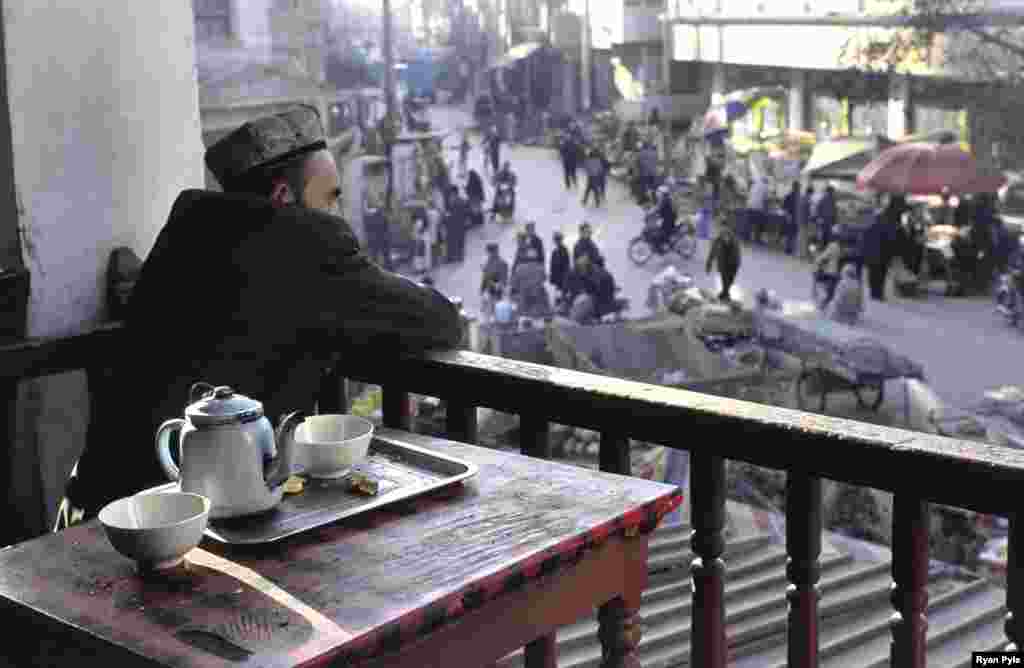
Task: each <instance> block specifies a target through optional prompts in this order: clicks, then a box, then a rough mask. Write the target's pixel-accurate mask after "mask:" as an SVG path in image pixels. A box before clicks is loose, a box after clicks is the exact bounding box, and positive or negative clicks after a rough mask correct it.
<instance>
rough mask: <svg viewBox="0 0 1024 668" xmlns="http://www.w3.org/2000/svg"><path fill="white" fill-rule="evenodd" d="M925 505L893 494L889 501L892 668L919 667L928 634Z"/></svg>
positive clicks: (890, 656) (890, 660) (913, 498)
mask: <svg viewBox="0 0 1024 668" xmlns="http://www.w3.org/2000/svg"><path fill="white" fill-rule="evenodd" d="M928 519H929V509H928V504H927V503H926V502H924V501H922V500H920V499H918V498H915V497H912V496H906V495H900V494H896V495H895V498H893V531H892V579H893V583H892V605H893V607H894V608H896V614H894V615H893V617H892V620H891V622H890V626H891V627H892V645H891V649H890V654H889V662H890V664H891V665H893V666H908V667H909V668H923V667H924V665H925V655H926V650H927V645H926V636H927V632H928V616H927V613H928V589H927V586H928Z"/></svg>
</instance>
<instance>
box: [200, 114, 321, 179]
mask: <svg viewBox="0 0 1024 668" xmlns="http://www.w3.org/2000/svg"><path fill="white" fill-rule="evenodd" d="M325 148H327V142H326V141H325V139H324V128H323V124H322V123H321V121H320V113H319V112H318V111H317V109H316V107H313V106H310V105H299V106H297V107H295V108H294V109H289V110H288V111H286V112H283V113H280V114H276V115H274V116H265V117H263V118H258V119H256V120H254V121H249V122H248V123H245V124H244V125H242V127H240V128H238V129H237V130H235V131H234V132H232V133H231V134H229V135H228V136H226V137H224V138H223V139H220V140H219V141H217V142H216V143H215V144H213V145H212V146H210V148H208V149H207V150H206V156H205V159H206V166H207V167H209V168H210V171H211V172H213V175H214V176H216V177H217V180H218V181H219V182H220V184H221V186H223V187H224V188H225V189H230V188H231V187H232V185H233V184H235V183H237V182H238V181H239V180H240V179H244V178H247V177H249V176H251V175H252V174H253V173H254V172H255V171H256V170H260V171H263V172H265V171H267V170H270V169H272V168H274V167H276V166H278V165H281V164H283V163H285V162H287V161H289V160H291V159H292V158H295V157H298V156H300V155H302V154H304V153H312V152H313V151H319V150H321V149H325Z"/></svg>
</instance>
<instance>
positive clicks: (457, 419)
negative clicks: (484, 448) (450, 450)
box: [444, 401, 477, 443]
mask: <svg viewBox="0 0 1024 668" xmlns="http://www.w3.org/2000/svg"><path fill="white" fill-rule="evenodd" d="M444 423H445V425H444V429H445V435H446V436H447V437H448V438H450V439H451V440H453V441H460V442H462V443H476V439H477V421H476V406H470V405H468V404H465V403H463V402H461V401H447V402H445V413H444Z"/></svg>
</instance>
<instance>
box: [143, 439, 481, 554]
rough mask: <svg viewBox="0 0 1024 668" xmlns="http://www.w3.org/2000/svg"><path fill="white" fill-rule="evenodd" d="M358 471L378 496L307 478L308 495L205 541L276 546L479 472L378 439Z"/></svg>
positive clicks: (213, 526)
mask: <svg viewBox="0 0 1024 668" xmlns="http://www.w3.org/2000/svg"><path fill="white" fill-rule="evenodd" d="M356 468H357V469H358V470H359V471H362V472H364V473H366V474H368V475H370V476H371V477H373V478H375V479H376V480H377V481H378V482H379V491H378V493H377V495H376V496H365V495H363V494H357V493H355V492H351V491H349V479H350V476H349V475H346V476H344V477H342V478H337V479H334V480H323V479H317V478H307V479H306V486H305V489H304V490H303V491H302V492H301V493H300V494H285V496H284V498H283V499H282V500H281V503H280V504H278V505H277V507H275V508H274V509H273V510H270V511H268V512H266V513H261V514H259V515H248V516H246V517H233V518H228V519H220V520H210V524H209V526H208V527H207V528H206V535H207V536H209V537H210V538H212V539H214V540H217V541H220V542H222V543H228V544H230V545H253V544H260V543H273V542H275V541H278V540H281V539H283V538H287V537H288V536H293V535H295V534H297V533H301V532H303V531H308V530H310V529H315V528H317V527H321V526H323V525H325V524H330V523H331V522H336V521H337V520H340V519H343V518H346V517H352V516H354V515H359V514H360V513H365V512H368V511H370V510H373V509H375V508H380V507H381V506H384V505H387V504H389V503H394V502H395V501H400V500H403V499H409V498H411V497H414V496H419V495H421V494H426V493H427V492H430V491H433V490H436V489H440V488H442V487H447V486H448V485H453V484H455V483H458V482H461V481H463V480H466V479H467V478H471V477H473V476H474V475H476V473H477V466H476V465H475V464H471V463H470V462H464V461H462V460H461V459H456V458H455V457H449V456H447V455H442V454H440V453H437V452H434V451H432V450H426V449H424V448H420V447H417V446H415V445H412V444H411V443H406V442H404V441H401V440H398V439H394V438H383V437H380V436H374V437H373V440H372V441H371V442H370V448H369V450H368V451H367V453H366V459H364V460H363V461H362V462H360V463H359V465H358V466H357V467H356ZM178 488H179V485H178V483H176V482H172V483H169V484H167V485H161V486H159V487H154V488H151V489H148V490H145V491H143V492H141V494H151V493H154V492H166V491H172V490H176V489H178Z"/></svg>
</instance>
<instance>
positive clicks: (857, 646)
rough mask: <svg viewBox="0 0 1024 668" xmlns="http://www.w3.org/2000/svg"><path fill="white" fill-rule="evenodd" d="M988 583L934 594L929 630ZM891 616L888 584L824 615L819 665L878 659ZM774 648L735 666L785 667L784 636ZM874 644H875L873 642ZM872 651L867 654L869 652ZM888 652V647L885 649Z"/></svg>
mask: <svg viewBox="0 0 1024 668" xmlns="http://www.w3.org/2000/svg"><path fill="white" fill-rule="evenodd" d="M988 586H989V585H988V584H987V583H985V582H983V581H978V582H972V583H968V584H965V585H958V586H957V587H956V588H954V589H953V590H952V591H950V592H947V593H946V594H943V595H942V596H939V597H936V598H935V600H934V601H932V602H930V604H929V606H928V615H929V618H930V619H931V620H932V624H931V625H930V628H929V631H930V632H935V633H938V632H939V631H940V630H942V629H944V628H946V627H947V626H948V625H949V624H950V623H955V620H957V619H959V618H960V611H961V609H962V607H961V605H960V604H961V603H963V602H965V601H968V600H969V599H971V598H972V597H974V596H975V595H977V594H978V593H979V592H981V591H983V590H984V589H985V588H987V587H988ZM892 615H893V608H892V604H891V603H890V601H889V587H888V586H886V587H885V588H884V590H882V591H881V592H880V593H879V595H878V596H875V597H873V599H870V600H864V601H862V602H861V603H860V604H859V605H858V606H856V608H854V609H852V610H847V611H845V612H844V613H843V614H841V615H832V616H826V617H823V619H822V620H821V621H820V622H819V626H818V644H819V647H820V648H821V649H820V651H819V659H820V663H821V665H822V666H825V665H830V666H846V665H856V666H862V665H865V664H866V663H870V662H871V661H873V660H876V659H878V658H879V657H878V655H877V647H878V646H884V647H886V648H887V647H888V645H887V643H888V642H889V639H890V637H891V634H890V630H889V620H890V618H891V617H892ZM775 640H776V644H775V646H774V647H771V648H766V649H764V650H762V651H759V652H757V653H756V654H752V655H748V656H745V657H743V658H742V659H740V660H737V661H735V662H734V663H733V664H732V665H733V666H735V668H748V667H749V668H753V667H754V666H757V668H785V666H786V638H785V634H782V635H780V636H778V637H777V638H776V639H775ZM876 643H878V644H877V645H876ZM873 651H874V652H875V654H870V652H873ZM886 651H887V650H886Z"/></svg>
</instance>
